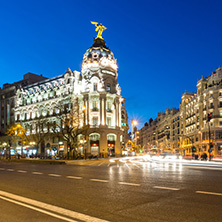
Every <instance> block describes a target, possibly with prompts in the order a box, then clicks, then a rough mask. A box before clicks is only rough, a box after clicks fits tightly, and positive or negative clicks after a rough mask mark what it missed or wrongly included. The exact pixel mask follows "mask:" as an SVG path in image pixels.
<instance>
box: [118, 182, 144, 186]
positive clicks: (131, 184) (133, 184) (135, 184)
mask: <svg viewBox="0 0 222 222" xmlns="http://www.w3.org/2000/svg"><path fill="white" fill-rule="evenodd" d="M118 183H119V184H122V185H129V186H137V187H139V186H140V184H138V183H126V182H118Z"/></svg>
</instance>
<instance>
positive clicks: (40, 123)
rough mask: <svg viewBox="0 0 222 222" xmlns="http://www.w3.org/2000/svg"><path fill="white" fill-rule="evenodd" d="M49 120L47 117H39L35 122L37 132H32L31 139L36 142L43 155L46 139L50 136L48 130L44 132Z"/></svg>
mask: <svg viewBox="0 0 222 222" xmlns="http://www.w3.org/2000/svg"><path fill="white" fill-rule="evenodd" d="M46 125H47V121H46V120H45V119H38V120H36V121H35V122H34V124H33V126H34V127H35V133H30V136H29V140H30V141H33V142H35V144H36V146H37V147H38V150H40V153H41V155H43V154H44V140H45V137H47V136H48V132H44V127H46Z"/></svg>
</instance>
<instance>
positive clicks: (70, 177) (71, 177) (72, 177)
mask: <svg viewBox="0 0 222 222" xmlns="http://www.w3.org/2000/svg"><path fill="white" fill-rule="evenodd" d="M66 178H69V179H77V180H81V179H82V177H74V176H67V177H66Z"/></svg>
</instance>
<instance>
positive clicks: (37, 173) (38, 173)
mask: <svg viewBox="0 0 222 222" xmlns="http://www.w3.org/2000/svg"><path fill="white" fill-rule="evenodd" d="M32 174H36V175H40V174H43V173H41V172H32Z"/></svg>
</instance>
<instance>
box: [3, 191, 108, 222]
mask: <svg viewBox="0 0 222 222" xmlns="http://www.w3.org/2000/svg"><path fill="white" fill-rule="evenodd" d="M3 196H4V197H3ZM0 198H2V199H3V198H5V200H6V199H7V200H8V201H16V202H17V201H21V202H23V203H21V202H18V203H17V204H20V205H21V204H23V205H24V204H30V205H32V206H29V205H27V206H28V207H29V208H31V207H33V206H35V207H40V208H42V209H45V210H50V211H51V212H54V213H58V214H61V215H64V216H67V217H70V218H74V219H78V220H81V221H85V222H108V221H106V220H102V219H99V218H96V217H91V216H88V215H86V214H82V213H78V212H75V211H71V210H67V209H65V208H62V207H57V206H54V205H51V204H46V203H44V202H40V201H37V200H33V199H30V198H26V197H22V196H19V195H15V194H12V193H8V192H5V191H1V190H0ZM8 198H11V199H13V200H11V199H8ZM36 209H38V208H36ZM42 209H38V210H39V211H40V210H42ZM51 212H48V211H45V212H44V213H46V214H52V213H51ZM54 215H55V214H54ZM56 216H59V215H56ZM65 219H66V221H71V219H68V218H65ZM63 220H64V219H63ZM72 221H75V220H72Z"/></svg>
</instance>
